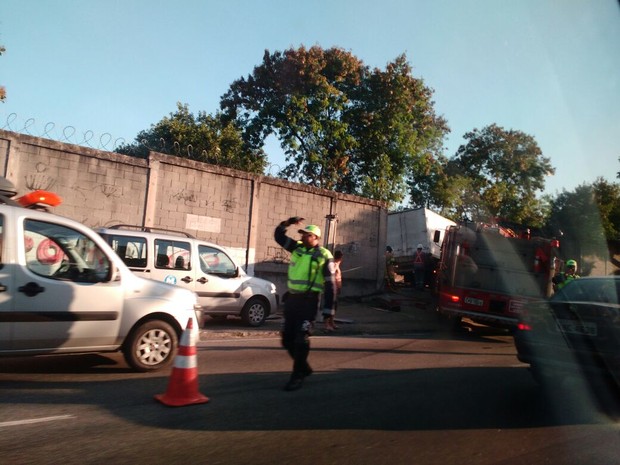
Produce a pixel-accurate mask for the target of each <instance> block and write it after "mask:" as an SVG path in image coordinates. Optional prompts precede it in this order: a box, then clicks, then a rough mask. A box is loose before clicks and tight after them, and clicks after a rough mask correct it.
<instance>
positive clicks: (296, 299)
mask: <svg viewBox="0 0 620 465" xmlns="http://www.w3.org/2000/svg"><path fill="white" fill-rule="evenodd" d="M318 305H319V293H318V292H307V293H303V294H289V295H288V298H287V300H286V302H285V303H284V327H283V329H282V346H283V347H284V348H285V349H286V350H287V352H288V353H289V355H290V356H291V358H292V359H293V375H292V376H293V377H304V376H305V375H306V374H308V372H309V370H310V366H309V365H308V353H309V352H310V334H311V331H312V326H313V324H314V319H315V317H316V313H317V309H318Z"/></svg>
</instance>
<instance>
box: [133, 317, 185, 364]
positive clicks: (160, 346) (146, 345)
mask: <svg viewBox="0 0 620 465" xmlns="http://www.w3.org/2000/svg"><path fill="white" fill-rule="evenodd" d="M178 344H179V337H178V335H177V333H176V331H175V330H174V329H173V328H172V326H170V325H169V324H168V323H166V322H165V321H161V320H151V321H147V322H146V323H144V324H142V325H140V326H138V327H137V328H135V329H134V330H133V331H132V332H131V334H130V335H129V336H128V337H127V339H126V340H125V345H124V348H123V355H124V356H125V361H126V362H127V363H128V364H129V366H131V367H132V368H133V369H134V370H136V371H142V372H145V371H155V370H160V369H162V368H165V367H167V366H168V365H170V363H171V362H172V360H173V358H174V355H175V353H176V350H177V346H178Z"/></svg>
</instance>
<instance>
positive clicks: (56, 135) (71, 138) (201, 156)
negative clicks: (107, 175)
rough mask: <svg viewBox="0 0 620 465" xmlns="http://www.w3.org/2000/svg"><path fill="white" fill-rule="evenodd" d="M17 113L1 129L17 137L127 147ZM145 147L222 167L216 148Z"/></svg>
mask: <svg viewBox="0 0 620 465" xmlns="http://www.w3.org/2000/svg"><path fill="white" fill-rule="evenodd" d="M18 118H19V117H18V115H17V113H10V114H9V115H8V116H7V117H6V120H5V121H4V125H3V126H2V127H1V128H0V129H3V130H5V131H11V132H16V133H19V134H25V135H28V136H33V137H41V138H43V139H50V140H54V141H56V142H63V143H68V144H74V145H79V146H81V147H88V148H91V149H97V150H103V151H106V152H117V150H118V149H119V148H120V147H122V146H123V145H125V144H127V141H126V140H125V138H123V137H118V138H116V139H115V138H114V137H113V136H112V135H111V134H110V133H108V132H104V133H103V134H101V135H99V137H97V136H96V134H95V133H94V131H91V130H90V129H89V130H87V131H85V132H82V133H81V134H80V133H78V131H77V129H76V128H75V127H74V126H64V127H62V128H60V129H58V128H57V127H56V123H54V122H51V121H50V122H47V123H45V125H44V126H43V129H39V128H37V125H36V120H35V119H34V118H28V119H26V120H25V121H23V122H20V121H18ZM140 142H141V144H142V145H143V147H144V148H146V149H147V150H148V151H153V152H160V153H165V154H168V155H175V156H178V157H183V158H188V159H190V160H196V161H202V162H207V163H211V164H213V165H218V166H219V165H221V164H223V163H222V162H223V160H221V158H220V153H219V148H216V150H215V152H214V153H207V151H206V150H202V151H200V152H197V151H196V150H195V149H194V147H193V146H192V145H191V144H188V145H187V146H185V147H182V146H181V144H179V143H178V142H176V141H175V142H174V143H173V144H172V146H171V147H169V146H167V145H166V141H165V140H164V139H160V144H157V145H158V146H152V145H149V144H148V143H147V141H146V140H142V141H140ZM280 170H281V167H280V166H279V165H277V164H272V163H267V166H266V173H264V175H265V176H270V177H278V173H279V171H280Z"/></svg>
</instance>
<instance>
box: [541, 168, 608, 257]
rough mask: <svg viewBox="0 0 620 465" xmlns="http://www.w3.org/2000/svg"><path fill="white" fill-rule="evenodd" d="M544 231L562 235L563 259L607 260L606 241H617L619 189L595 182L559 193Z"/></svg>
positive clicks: (598, 181) (605, 183)
mask: <svg viewBox="0 0 620 465" xmlns="http://www.w3.org/2000/svg"><path fill="white" fill-rule="evenodd" d="M547 229H548V230H549V231H553V232H558V233H559V232H560V231H561V237H562V240H561V244H562V250H563V253H564V255H565V257H571V256H572V257H576V258H578V259H580V258H581V257H583V256H587V255H596V256H599V257H606V256H607V241H609V240H620V185H618V184H612V183H609V182H607V181H605V180H604V179H602V178H598V179H597V180H596V182H595V183H594V184H591V185H589V184H582V185H580V186H578V187H577V188H576V189H575V190H574V191H573V192H567V191H564V192H562V193H561V194H559V195H558V196H557V197H556V198H555V199H554V201H553V203H552V208H551V213H550V215H549V219H548V221H547ZM559 235H560V234H558V236H559Z"/></svg>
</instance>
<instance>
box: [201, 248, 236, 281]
mask: <svg viewBox="0 0 620 465" xmlns="http://www.w3.org/2000/svg"><path fill="white" fill-rule="evenodd" d="M198 255H199V256H200V268H201V269H202V271H203V272H204V273H209V274H217V275H224V276H234V275H235V273H236V267H235V264H234V263H233V261H232V260H231V259H230V257H229V256H228V255H226V253H225V252H224V251H222V250H220V249H216V248H215V247H209V246H206V245H199V246H198Z"/></svg>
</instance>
